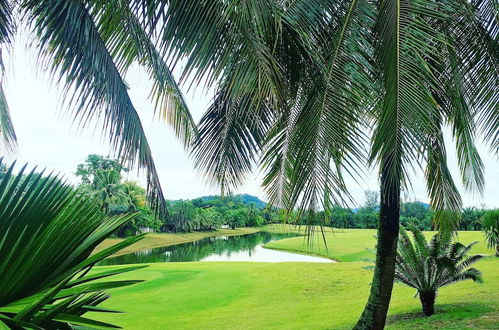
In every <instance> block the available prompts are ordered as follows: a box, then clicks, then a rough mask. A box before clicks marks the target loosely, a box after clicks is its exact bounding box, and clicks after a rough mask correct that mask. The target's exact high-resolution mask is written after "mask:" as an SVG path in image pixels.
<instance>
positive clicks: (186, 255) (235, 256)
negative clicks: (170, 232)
mask: <svg viewBox="0 0 499 330" xmlns="http://www.w3.org/2000/svg"><path fill="white" fill-rule="evenodd" d="M295 236H297V235H295V234H277V233H268V232H258V233H254V234H248V235H241V236H228V237H227V236H218V237H210V238H205V239H202V240H199V241H195V242H191V243H184V244H178V245H172V246H167V247H160V248H154V249H144V250H140V251H137V252H134V253H129V254H125V255H122V256H118V257H113V258H109V259H105V260H103V261H101V262H100V263H99V264H100V265H121V264H135V263H151V262H187V261H263V262H283V261H306V262H332V260H329V259H324V258H319V257H312V256H306V255H300V254H295V253H289V252H283V251H275V250H269V249H265V248H263V247H262V245H263V244H266V243H268V242H271V241H275V240H279V239H283V238H288V237H295Z"/></svg>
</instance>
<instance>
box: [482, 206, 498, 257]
mask: <svg viewBox="0 0 499 330" xmlns="http://www.w3.org/2000/svg"><path fill="white" fill-rule="evenodd" d="M482 226H483V230H484V234H485V238H486V239H487V245H488V247H489V248H491V249H493V248H495V250H496V256H497V257H499V209H496V210H491V211H486V212H485V214H484V215H483V219H482Z"/></svg>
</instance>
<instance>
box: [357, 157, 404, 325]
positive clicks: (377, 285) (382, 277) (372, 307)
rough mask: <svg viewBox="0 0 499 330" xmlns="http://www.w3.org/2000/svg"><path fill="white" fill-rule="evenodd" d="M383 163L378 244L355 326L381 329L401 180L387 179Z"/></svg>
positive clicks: (390, 285) (392, 274)
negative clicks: (371, 272) (369, 288)
mask: <svg viewBox="0 0 499 330" xmlns="http://www.w3.org/2000/svg"><path fill="white" fill-rule="evenodd" d="M386 163H387V162H385V166H383V170H382V174H381V193H380V197H381V205H380V207H381V208H380V219H379V225H378V245H377V251H376V267H375V269H374V276H373V280H372V283H371V293H370V296H369V299H368V301H367V304H366V307H365V308H364V312H363V313H362V316H361V317H360V319H359V321H358V322H357V324H356V325H355V328H354V329H383V328H384V327H385V321H386V314H387V313H388V306H389V305H390V299H391V296H392V289H393V281H394V279H395V258H396V256H397V241H398V234H399V216H400V183H399V182H395V183H394V182H390V180H389V179H388V177H389V175H388V171H389V166H387V165H386Z"/></svg>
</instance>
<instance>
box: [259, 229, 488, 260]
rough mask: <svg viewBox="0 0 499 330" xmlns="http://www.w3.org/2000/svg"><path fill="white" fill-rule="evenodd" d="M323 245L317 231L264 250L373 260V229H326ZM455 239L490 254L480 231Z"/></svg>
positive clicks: (476, 250) (320, 235)
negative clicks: (473, 243)
mask: <svg viewBox="0 0 499 330" xmlns="http://www.w3.org/2000/svg"><path fill="white" fill-rule="evenodd" d="M266 230H270V231H283V230H284V231H289V232H299V233H303V230H301V231H300V230H296V229H295V227H291V226H287V227H284V226H281V225H274V226H267V228H266ZM324 230H325V232H326V245H324V240H323V238H322V234H321V233H320V231H318V230H316V232H315V233H314V234H313V235H312V238H311V239H308V238H306V237H304V236H302V237H295V238H290V239H286V240H281V241H275V242H271V243H268V244H266V245H265V247H266V248H271V249H277V250H286V251H291V252H299V253H305V254H313V255H320V256H326V257H329V258H332V259H335V260H338V261H343V262H350V261H359V260H364V259H372V258H373V257H374V255H373V254H372V253H371V252H370V251H369V250H374V248H375V245H376V240H375V235H376V230H375V229H331V228H325V229H324ZM434 234H435V232H425V235H426V237H427V238H430V237H432V236H433V235H434ZM456 239H457V240H458V241H460V242H462V243H463V244H465V243H471V242H474V241H478V243H477V244H476V245H475V246H474V247H473V253H475V254H491V255H492V254H493V251H492V250H489V249H487V245H486V243H485V241H484V238H483V232H481V231H461V232H459V233H458V235H457V237H456Z"/></svg>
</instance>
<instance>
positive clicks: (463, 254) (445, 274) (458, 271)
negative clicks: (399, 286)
mask: <svg viewBox="0 0 499 330" xmlns="http://www.w3.org/2000/svg"><path fill="white" fill-rule="evenodd" d="M410 231H411V232H412V236H413V240H411V239H410V237H409V234H408V233H407V232H406V230H405V229H404V228H403V227H402V228H401V230H400V239H399V243H398V252H397V261H396V270H395V279H396V280H397V281H400V282H402V283H404V284H406V285H408V286H410V287H411V288H414V289H416V290H417V295H418V296H419V300H420V301H421V305H422V308H423V313H424V315H426V316H431V315H433V314H434V313H435V308H434V305H435V297H436V295H437V292H438V290H439V289H440V288H441V287H444V286H446V285H450V284H453V283H457V282H460V281H464V280H473V281H475V282H482V281H483V279H482V273H481V272H480V271H479V270H478V269H476V268H470V266H471V265H472V264H474V263H476V262H477V261H479V260H480V259H482V258H483V256H482V255H474V256H467V254H468V252H469V251H470V250H471V247H472V246H473V245H475V244H476V243H477V242H473V243H470V244H468V245H463V244H461V243H459V242H455V243H452V242H451V241H452V238H451V235H449V234H436V235H434V236H433V238H432V239H431V241H430V242H428V241H427V240H426V238H425V236H424V235H423V233H422V232H421V230H420V229H419V228H417V227H416V226H412V227H410Z"/></svg>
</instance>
